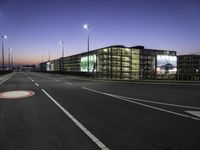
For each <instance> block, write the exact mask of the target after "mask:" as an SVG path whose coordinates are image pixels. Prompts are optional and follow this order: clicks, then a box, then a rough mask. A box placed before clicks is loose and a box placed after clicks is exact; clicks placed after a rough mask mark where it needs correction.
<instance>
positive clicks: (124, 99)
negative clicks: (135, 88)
mask: <svg viewBox="0 0 200 150" xmlns="http://www.w3.org/2000/svg"><path fill="white" fill-rule="evenodd" d="M82 88H83V89H85V90H88V91H91V92H95V93H98V94H102V95H107V96H110V97H113V98H116V99H120V100H123V101H127V102H130V103H134V104H138V105H141V106H145V107H148V108H152V109H155V110H159V111H162V112H167V113H170V114H174V115H177V116H181V117H185V118H190V119H194V120H200V119H199V118H196V117H191V116H188V115H185V114H181V113H177V112H174V111H170V110H166V109H162V108H158V107H154V106H151V105H147V104H143V103H140V102H136V101H134V100H129V99H126V98H124V97H121V96H117V95H113V94H109V93H104V92H100V91H96V90H93V89H89V88H86V87H82Z"/></svg>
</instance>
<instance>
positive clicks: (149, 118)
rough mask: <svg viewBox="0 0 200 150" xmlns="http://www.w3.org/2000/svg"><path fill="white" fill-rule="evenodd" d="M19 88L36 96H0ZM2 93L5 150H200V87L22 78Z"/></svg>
mask: <svg viewBox="0 0 200 150" xmlns="http://www.w3.org/2000/svg"><path fill="white" fill-rule="evenodd" d="M16 90H27V91H33V92H34V93H35V94H34V95H32V96H29V97H24V98H13V97H12V99H11V98H9V96H13V95H12V94H11V95H9V94H8V95H7V96H8V98H5V97H2V92H7V91H16ZM0 92H1V96H0V97H1V98H0V150H96V149H102V150H106V149H112V150H199V149H200V86H198V85H165V84H160V85H152V84H149V83H148V84H143V83H137V84H135V83H123V82H107V81H94V80H89V79H88V80H87V79H79V78H74V77H71V76H64V75H53V74H42V73H32V72H25V73H22V72H19V73H16V74H15V75H14V76H12V77H11V78H9V79H8V80H7V81H5V82H0ZM14 96H17V95H14Z"/></svg>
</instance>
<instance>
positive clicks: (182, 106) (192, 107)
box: [116, 95, 200, 109]
mask: <svg viewBox="0 0 200 150" xmlns="http://www.w3.org/2000/svg"><path fill="white" fill-rule="evenodd" d="M116 96H118V97H121V98H125V99H129V100H134V101H139V102H145V103H152V104H159V105H166V106H173V107H180V108H191V109H200V107H194V106H187V105H178V104H170V103H163V102H156V101H149V100H144V99H138V98H131V97H125V96H119V95H116Z"/></svg>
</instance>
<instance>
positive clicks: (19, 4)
mask: <svg viewBox="0 0 200 150" xmlns="http://www.w3.org/2000/svg"><path fill="white" fill-rule="evenodd" d="M85 23H88V24H89V25H90V27H91V29H90V36H91V43H90V46H91V50H93V49H97V48H101V47H105V46H110V45H119V44H120V45H125V46H135V45H144V46H145V47H146V48H156V49H169V50H175V51H177V52H178V54H188V53H192V52H199V51H200V1H199V0H0V33H1V35H3V34H6V35H7V36H8V39H6V40H4V43H5V53H6V56H5V58H6V61H7V53H8V48H9V47H11V48H12V52H13V54H14V61H15V63H18V64H35V63H38V62H41V61H42V56H43V60H44V61H46V60H47V59H48V51H49V50H50V51H51V59H55V58H59V57H61V45H60V44H59V41H61V40H63V41H64V44H65V56H68V55H72V54H77V53H80V52H84V51H86V48H87V44H86V42H87V41H86V40H87V33H86V31H85V30H84V29H83V27H82V26H83V24H85ZM0 59H1V54H0Z"/></svg>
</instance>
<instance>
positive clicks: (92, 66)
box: [80, 55, 96, 72]
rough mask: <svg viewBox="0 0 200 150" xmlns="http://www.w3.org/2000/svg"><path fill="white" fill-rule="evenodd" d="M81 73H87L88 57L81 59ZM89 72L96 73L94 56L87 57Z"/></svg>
mask: <svg viewBox="0 0 200 150" xmlns="http://www.w3.org/2000/svg"><path fill="white" fill-rule="evenodd" d="M80 68H81V72H87V71H88V56H84V57H81V63H80ZM89 72H96V55H90V56H89Z"/></svg>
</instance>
